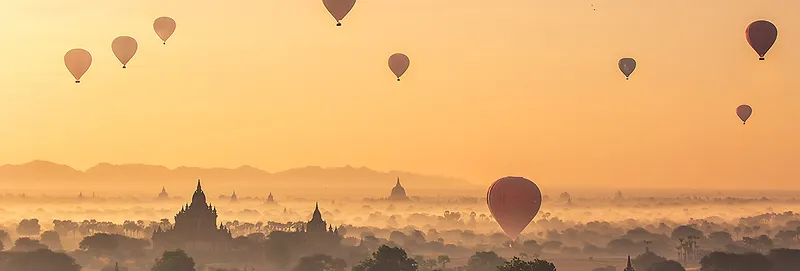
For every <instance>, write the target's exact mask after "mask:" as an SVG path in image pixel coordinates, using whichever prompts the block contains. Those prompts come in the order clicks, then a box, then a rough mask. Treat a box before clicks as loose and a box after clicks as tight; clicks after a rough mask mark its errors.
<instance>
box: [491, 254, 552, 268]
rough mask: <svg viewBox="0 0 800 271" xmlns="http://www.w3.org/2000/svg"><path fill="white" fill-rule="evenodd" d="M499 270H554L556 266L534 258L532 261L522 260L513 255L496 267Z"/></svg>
mask: <svg viewBox="0 0 800 271" xmlns="http://www.w3.org/2000/svg"><path fill="white" fill-rule="evenodd" d="M497 269H499V270H500V271H556V266H555V265H554V264H552V263H550V262H548V261H545V260H540V259H534V260H533V261H523V260H522V259H520V258H517V257H514V258H512V259H511V260H510V261H507V262H505V263H503V265H500V266H498V267H497Z"/></svg>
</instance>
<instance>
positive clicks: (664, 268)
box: [647, 260, 686, 271]
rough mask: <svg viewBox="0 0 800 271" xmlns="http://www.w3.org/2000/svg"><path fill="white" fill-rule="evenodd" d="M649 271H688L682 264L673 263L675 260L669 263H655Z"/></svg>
mask: <svg viewBox="0 0 800 271" xmlns="http://www.w3.org/2000/svg"><path fill="white" fill-rule="evenodd" d="M647 270H648V271H686V269H685V268H683V265H681V263H679V262H676V261H673V260H668V261H663V262H658V263H655V264H653V265H652V266H650V268H649V269H647Z"/></svg>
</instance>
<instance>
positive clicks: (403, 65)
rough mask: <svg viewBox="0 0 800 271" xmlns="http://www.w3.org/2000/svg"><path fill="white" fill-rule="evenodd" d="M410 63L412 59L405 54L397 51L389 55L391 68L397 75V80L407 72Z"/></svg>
mask: <svg viewBox="0 0 800 271" xmlns="http://www.w3.org/2000/svg"><path fill="white" fill-rule="evenodd" d="M410 64H411V60H409V59H408V56H406V55H404V54H401V53H396V54H393V55H391V56H390V57H389V69H391V70H392V73H394V75H395V76H396V77H397V81H400V76H403V74H404V73H406V71H407V70H408V65H410Z"/></svg>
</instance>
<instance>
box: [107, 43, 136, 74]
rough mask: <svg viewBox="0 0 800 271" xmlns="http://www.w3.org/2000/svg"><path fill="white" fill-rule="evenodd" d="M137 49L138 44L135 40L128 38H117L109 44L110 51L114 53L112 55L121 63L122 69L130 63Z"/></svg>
mask: <svg viewBox="0 0 800 271" xmlns="http://www.w3.org/2000/svg"><path fill="white" fill-rule="evenodd" d="M138 48H139V44H138V43H136V40H135V39H133V38H131V37H128V36H122V37H117V38H116V39H114V41H113V42H111V50H112V51H114V55H115V56H117V59H119V62H121V63H122V67H123V68H125V65H128V61H131V58H133V55H135V54H136V50H137V49H138Z"/></svg>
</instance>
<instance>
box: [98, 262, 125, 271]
mask: <svg viewBox="0 0 800 271" xmlns="http://www.w3.org/2000/svg"><path fill="white" fill-rule="evenodd" d="M100 271H128V268H127V267H124V266H119V265H118V264H116V263H115V264H113V265H108V266H106V267H103V269H101V270H100Z"/></svg>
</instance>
